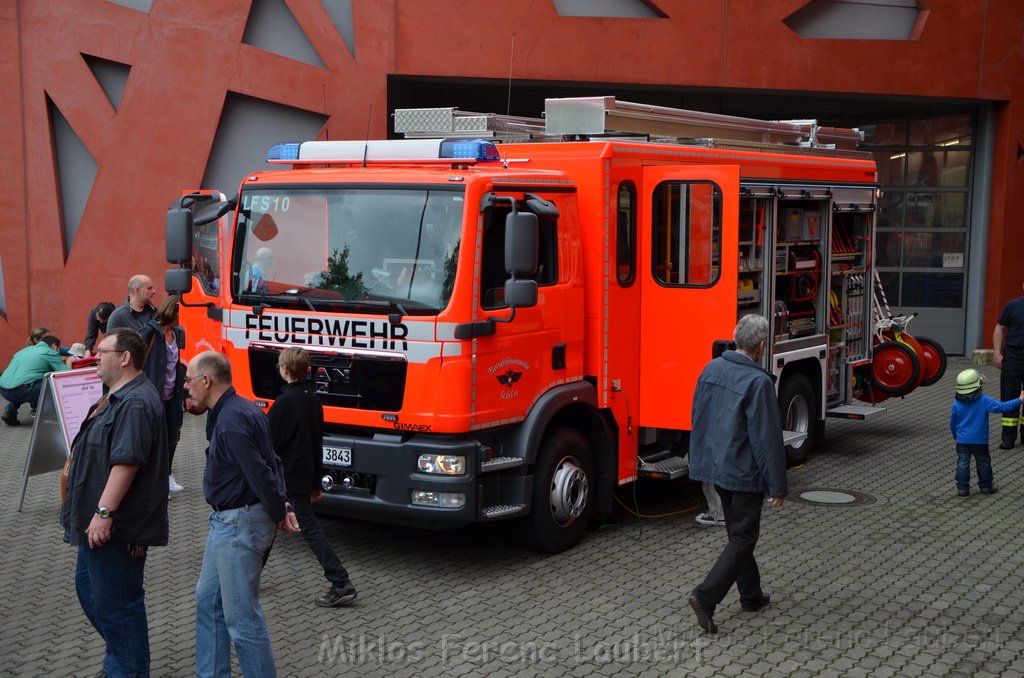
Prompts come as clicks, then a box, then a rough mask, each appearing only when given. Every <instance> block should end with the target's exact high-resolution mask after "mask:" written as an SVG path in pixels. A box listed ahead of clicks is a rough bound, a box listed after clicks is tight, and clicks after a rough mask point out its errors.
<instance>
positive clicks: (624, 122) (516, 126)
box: [394, 96, 863, 152]
mask: <svg viewBox="0 0 1024 678" xmlns="http://www.w3.org/2000/svg"><path fill="white" fill-rule="evenodd" d="M394 124H395V132H396V133H399V134H403V135H404V136H405V137H407V138H424V137H436V136H455V137H481V138H491V139H495V140H500V141H529V140H536V141H560V140H562V139H563V138H565V137H579V138H584V137H615V136H618V137H621V136H635V135H644V136H648V137H658V138H660V139H661V140H671V141H673V142H676V143H695V142H697V143H701V144H702V145H714V146H729V145H732V146H737V145H739V146H747V147H751V146H758V145H765V146H785V147H788V148H790V149H792V148H804V149H824V150H829V151H833V152H834V151H837V150H838V151H853V150H855V149H856V147H857V144H858V143H859V142H860V141H861V140H863V133H862V132H861V131H860V130H858V129H846V128H839V127H821V126H819V125H818V123H817V121H815V120H775V121H769V120H757V119H754V118H741V117H737V116H732V115H721V114H718V113H703V112H700V111H688V110H684V109H680V108H668V107H665V106H651V105H648V104H636V103H630V102H627V101H618V100H616V98H615V97H611V96H608V97H573V98H556V99H546V100H545V102H544V118H543V119H541V118H527V117H520V116H508V115H499V114H495V113H471V112H468V111H460V110H458V109H457V108H404V109H396V110H395V113H394Z"/></svg>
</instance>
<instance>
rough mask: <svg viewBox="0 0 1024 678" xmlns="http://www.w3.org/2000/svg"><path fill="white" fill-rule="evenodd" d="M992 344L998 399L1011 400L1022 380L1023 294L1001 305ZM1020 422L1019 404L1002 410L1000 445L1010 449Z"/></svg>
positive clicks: (1023, 350) (1023, 358) (1023, 341)
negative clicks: (1005, 410)
mask: <svg viewBox="0 0 1024 678" xmlns="http://www.w3.org/2000/svg"><path fill="white" fill-rule="evenodd" d="M992 347H993V349H994V352H993V361H994V362H995V365H996V367H998V368H1000V369H1001V370H1002V372H1001V373H1000V376H999V399H1000V400H1003V401H1006V400H1013V399H1014V398H1015V397H1017V395H1019V394H1020V392H1021V385H1022V383H1024V297H1017V298H1016V299H1014V300H1012V301H1010V302H1009V303H1007V304H1006V306H1005V307H1003V312H1002V313H1000V314H999V320H997V321H996V327H995V330H994V331H993V332H992ZM1019 425H1020V408H1018V409H1017V410H1014V411H1013V412H1004V413H1003V431H1002V433H1003V435H1002V438H1003V441H1002V443H1000V444H999V449H1001V450H1010V449H1013V446H1014V445H1015V444H1016V442H1017V427H1018V426H1019ZM1022 437H1024V436H1022Z"/></svg>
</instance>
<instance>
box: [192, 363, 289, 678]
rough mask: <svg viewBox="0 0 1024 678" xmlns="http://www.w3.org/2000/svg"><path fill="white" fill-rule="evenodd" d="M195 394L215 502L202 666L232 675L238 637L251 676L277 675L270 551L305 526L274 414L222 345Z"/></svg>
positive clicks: (201, 593) (200, 620)
mask: <svg viewBox="0 0 1024 678" xmlns="http://www.w3.org/2000/svg"><path fill="white" fill-rule="evenodd" d="M185 387H186V388H187V389H188V390H189V394H190V395H191V397H192V401H193V402H194V403H195V404H197V405H199V406H201V407H205V408H207V409H208V410H209V414H207V418H206V438H207V440H208V441H209V447H208V448H207V449H206V470H205V472H204V474H203V493H204V495H205V496H206V501H207V503H208V504H210V506H211V507H212V508H213V512H212V513H211V514H210V534H209V537H208V538H207V541H206V551H205V553H204V554H203V567H202V570H201V571H200V574H199V584H198V585H197V586H196V674H197V675H199V676H200V677H201V678H202V677H205V676H230V675H231V645H232V643H233V644H234V646H235V653H236V654H237V656H238V665H239V668H241V670H242V675H245V676H275V675H276V669H275V666H274V653H273V649H272V648H271V645H270V633H269V631H268V630H267V622H266V619H265V618H264V616H263V608H262V607H261V606H260V575H261V574H262V571H263V554H264V553H266V551H267V549H269V548H270V546H271V544H272V543H273V541H274V533H275V530H276V529H281V530H283V531H285V532H298V531H299V524H298V522H297V521H296V519H295V513H294V512H292V508H291V504H289V503H288V500H287V495H286V493H285V485H284V472H283V470H282V468H281V461H280V460H279V459H278V458H277V455H276V454H274V446H273V443H272V442H271V436H270V427H269V426H268V424H267V417H266V415H264V414H263V412H262V411H261V410H260V409H259V408H258V407H256V405H254V404H253V403H252V402H250V401H248V400H246V399H245V398H242V397H241V396H239V395H238V394H237V393H235V389H234V388H233V387H232V385H231V363H229V362H228V359H227V358H225V357H224V356H223V355H221V354H219V353H216V352H214V351H207V352H205V353H200V354H199V355H198V356H196V357H195V358H193V359H192V361H191V362H190V363H189V365H188V369H187V370H186V374H185Z"/></svg>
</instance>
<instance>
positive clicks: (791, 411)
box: [779, 374, 818, 466]
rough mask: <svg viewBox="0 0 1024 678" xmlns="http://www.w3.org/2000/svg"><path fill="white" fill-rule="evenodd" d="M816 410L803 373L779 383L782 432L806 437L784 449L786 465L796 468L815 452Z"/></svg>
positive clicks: (809, 385) (809, 387) (811, 389)
mask: <svg viewBox="0 0 1024 678" xmlns="http://www.w3.org/2000/svg"><path fill="white" fill-rule="evenodd" d="M817 411H818V408H817V407H816V406H815V404H814V389H813V388H811V382H810V381H808V380H807V377H805V376H804V375H802V374H794V375H792V376H790V377H789V378H788V379H786V381H784V382H782V388H780V389H779V416H780V417H781V418H782V428H783V430H785V431H798V432H800V433H806V434H807V437H806V438H804V439H803V441H802V442H800V443H798V444H796V445H787V446H786V465H787V466H799V465H800V464H802V463H804V461H806V460H807V457H808V456H809V455H810V454H811V450H813V449H814V443H815V438H816V437H817V428H818V415H817Z"/></svg>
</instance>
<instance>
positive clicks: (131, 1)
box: [109, 0, 153, 14]
mask: <svg viewBox="0 0 1024 678" xmlns="http://www.w3.org/2000/svg"><path fill="white" fill-rule="evenodd" d="M109 1H110V2H112V3H114V4H115V5H124V6H125V7H131V8H132V9H137V10H139V11H140V12H145V13H146V14H149V8H150V7H151V6H152V4H153V0H109Z"/></svg>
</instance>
